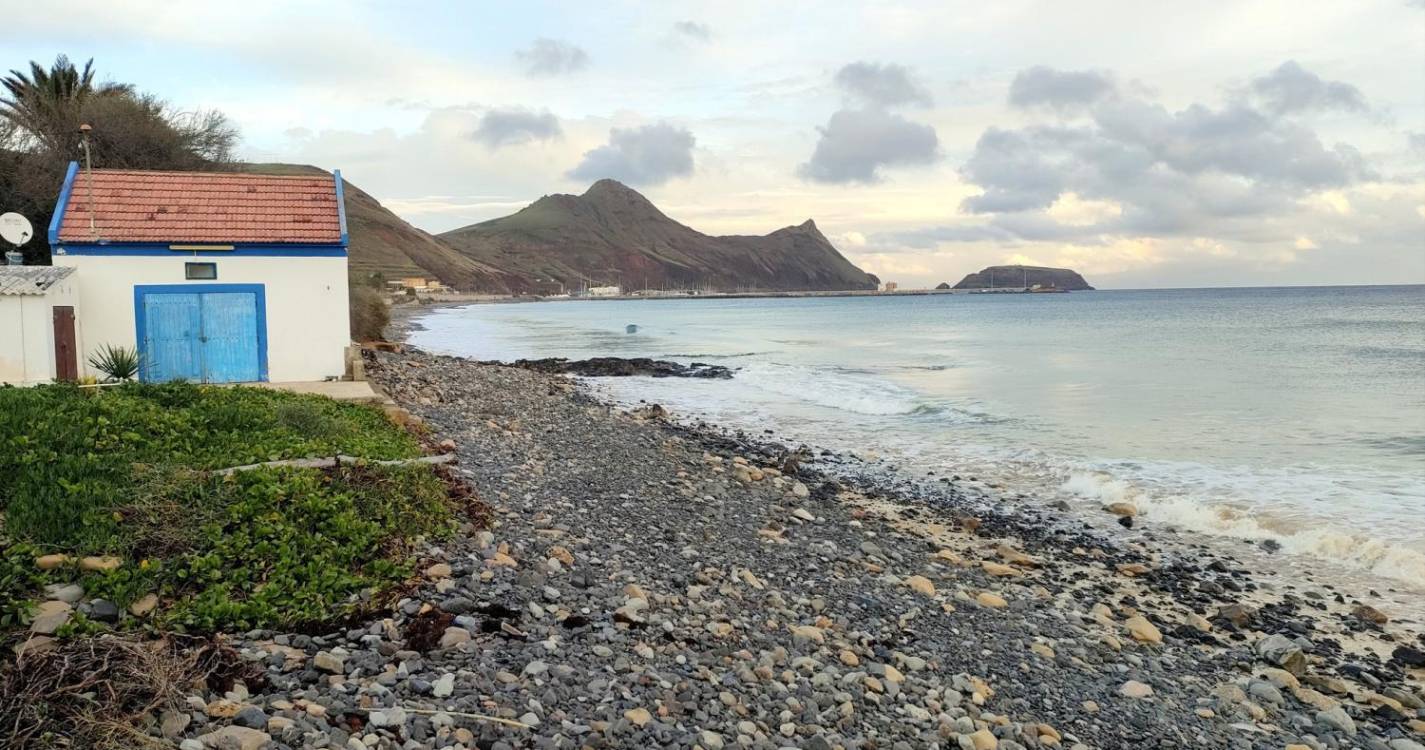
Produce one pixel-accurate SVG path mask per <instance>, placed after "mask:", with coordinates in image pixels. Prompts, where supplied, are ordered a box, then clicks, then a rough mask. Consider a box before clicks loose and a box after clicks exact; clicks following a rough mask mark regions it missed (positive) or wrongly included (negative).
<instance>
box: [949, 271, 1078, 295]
mask: <svg viewBox="0 0 1425 750" xmlns="http://www.w3.org/2000/svg"><path fill="white" fill-rule="evenodd" d="M1035 286H1038V287H1042V288H1048V289H1060V290H1063V291H1066V292H1085V291H1092V290H1093V287H1091V286H1089V283H1088V282H1087V281H1084V277H1083V276H1080V275H1079V272H1078V271H1075V270H1073V269H1069V268H1046V267H1044V266H989V267H987V268H985V269H983V270H981V271H980V272H978V273H972V274H967V275H966V276H965V278H963V279H960V282H959V283H958V284H956V285H955V288H956V289H1024V288H1029V287H1035Z"/></svg>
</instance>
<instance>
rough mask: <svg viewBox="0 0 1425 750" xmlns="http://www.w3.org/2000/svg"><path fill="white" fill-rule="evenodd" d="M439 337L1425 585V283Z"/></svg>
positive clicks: (473, 311) (531, 325) (826, 442)
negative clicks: (606, 374)
mask: <svg viewBox="0 0 1425 750" xmlns="http://www.w3.org/2000/svg"><path fill="white" fill-rule="evenodd" d="M628 324H637V325H638V326H639V330H638V332H637V333H634V334H628V333H625V326H627V325H628ZM422 325H424V326H425V327H426V330H424V331H419V332H417V333H415V334H414V335H413V336H412V341H413V342H414V343H416V344H417V345H419V346H421V347H423V348H426V349H429V350H432V351H439V352H444V353H452V354H460V355H466V356H473V357H478V358H480V359H502V360H508V359H514V358H518V357H546V356H564V357H576V358H577V357H590V356H599V355H615V356H651V357H658V358H664V359H675V360H680V361H685V362H686V361H693V360H697V361H704V362H710V363H718V364H723V365H728V366H730V367H735V368H738V373H737V375H736V377H735V378H734V379H733V380H731V381H718V382H708V381H691V380H653V379H645V378H635V379H605V380H600V381H598V382H597V385H596V387H597V388H600V389H602V390H603V391H604V392H606V393H607V394H608V395H609V396H611V397H613V398H616V399H620V400H625V401H634V400H637V399H640V398H646V399H648V400H650V401H657V402H659V403H662V404H664V405H665V406H667V407H669V408H671V409H672V410H673V411H674V412H675V413H680V414H683V415H686V416H694V415H696V416H704V417H707V418H710V419H712V420H715V421H717V422H719V423H721V424H724V425H726V426H730V427H742V428H747V429H753V430H758V431H760V430H762V429H764V428H767V429H774V430H775V431H776V432H777V433H778V434H779V435H782V436H786V437H790V438H793V439H798V440H804V441H806V442H809V443H812V444H814V445H819V446H825V447H831V448H838V449H849V450H855V451H858V452H860V453H862V454H864V455H868V456H872V455H874V456H880V457H883V458H885V459H893V460H895V461H896V462H897V463H898V464H900V465H903V466H909V467H913V468H915V469H917V470H925V471H936V472H937V473H940V474H948V473H955V474H961V475H974V476H976V477H977V478H979V479H981V480H983V481H984V482H986V483H988V484H994V485H997V486H999V487H1001V488H1002V489H1003V490H1004V491H1006V492H1008V493H1018V492H1024V493H1029V494H1033V495H1034V496H1035V497H1037V498H1040V499H1042V500H1067V501H1069V502H1070V503H1072V504H1073V505H1074V507H1077V508H1082V509H1084V510H1085V517H1088V518H1099V517H1104V516H1106V514H1102V513H1096V512H1095V511H1097V510H1098V508H1099V506H1101V505H1104V504H1106V503H1109V502H1115V501H1119V500H1127V501H1131V502H1134V503H1137V504H1138V506H1139V508H1140V510H1141V512H1142V515H1143V519H1144V521H1145V523H1146V524H1147V525H1150V527H1151V525H1152V524H1162V525H1170V526H1173V527H1176V528H1181V529H1188V530H1191V531H1194V532H1200V533H1202V534H1207V535H1210V536H1213V537H1220V538H1225V539H1237V540H1251V541H1260V540H1264V539H1271V540H1274V541H1277V542H1279V543H1280V544H1281V545H1282V548H1283V552H1282V555H1283V556H1285V558H1286V559H1294V558H1299V559H1308V558H1315V559H1319V560H1322V561H1325V562H1326V563H1328V564H1329V566H1331V567H1335V568H1340V569H1343V570H1348V571H1356V572H1362V573H1366V574H1369V576H1372V577H1381V578H1386V579H1392V580H1393V581H1395V582H1404V583H1406V584H1408V585H1412V586H1419V585H1421V584H1420V582H1421V581H1425V287H1422V286H1394V287H1342V288H1281V289H1210V290H1157V291H1114V292H1082V293H1073V294H1057V295H952V296H946V295H938V296H922V297H848V298H814V299H737V300H706V299H704V300H698V299H688V300H647V301H598V302H592V301H589V302H586V301H568V302H548V303H538V304H510V305H477V306H471V307H466V308H455V309H444V310H438V311H434V312H433V313H432V314H430V315H428V316H426V317H425V318H424V319H423V320H422Z"/></svg>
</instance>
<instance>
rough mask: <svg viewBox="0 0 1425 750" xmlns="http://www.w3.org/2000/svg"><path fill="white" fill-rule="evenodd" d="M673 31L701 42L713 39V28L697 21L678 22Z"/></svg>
mask: <svg viewBox="0 0 1425 750" xmlns="http://www.w3.org/2000/svg"><path fill="white" fill-rule="evenodd" d="M673 31H676V32H677V33H678V34H679V35H681V36H685V37H687V38H689V39H696V40H697V41H700V42H706V41H710V40H711V39H712V27H711V26H708V25H707V24H705V23H698V22H697V21H678V22H677V23H675V24H673Z"/></svg>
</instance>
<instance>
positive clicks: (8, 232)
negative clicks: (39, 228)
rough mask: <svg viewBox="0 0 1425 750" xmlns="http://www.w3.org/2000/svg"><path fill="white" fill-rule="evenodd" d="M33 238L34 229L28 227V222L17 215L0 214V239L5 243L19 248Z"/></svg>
mask: <svg viewBox="0 0 1425 750" xmlns="http://www.w3.org/2000/svg"><path fill="white" fill-rule="evenodd" d="M33 236H35V229H34V227H32V226H30V220H29V219H26V218H25V217H23V216H21V215H19V214H17V213H8V214H0V237H3V238H4V239H5V241H6V242H8V243H10V244H11V245H14V246H15V247H19V246H21V245H23V244H25V243H26V242H29V241H30V238H31V237H33Z"/></svg>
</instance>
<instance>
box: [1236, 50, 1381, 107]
mask: <svg viewBox="0 0 1425 750" xmlns="http://www.w3.org/2000/svg"><path fill="white" fill-rule="evenodd" d="M1247 93H1248V95H1249V96H1250V97H1251V98H1252V99H1253V100H1254V101H1255V102H1256V103H1258V104H1259V105H1260V106H1261V108H1262V109H1263V110H1265V111H1267V112H1270V113H1273V114H1277V115H1285V114H1290V113H1294V112H1310V111H1323V110H1339V111H1343V112H1365V111H1367V110H1368V109H1369V108H1368V107H1367V106H1366V97H1365V95H1364V94H1362V93H1361V90H1360V89H1358V88H1356V87H1355V86H1352V85H1351V84H1349V83H1343V82H1341V81H1327V80H1323V79H1322V78H1321V76H1318V75H1316V74H1315V73H1312V72H1311V71H1309V70H1307V69H1305V68H1303V67H1301V65H1299V64H1298V63H1297V62H1296V61H1295V60H1287V61H1286V62H1284V63H1282V64H1281V65H1279V66H1277V69H1276V70H1273V71H1272V72H1270V73H1268V74H1267V75H1264V76H1259V77H1257V78H1254V79H1252V82H1251V83H1250V84H1248V87H1247Z"/></svg>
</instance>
